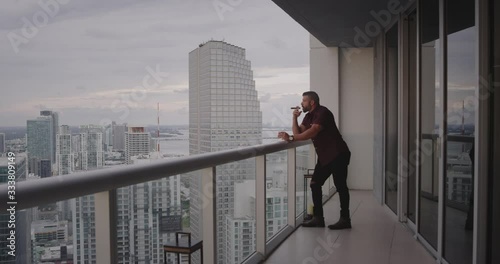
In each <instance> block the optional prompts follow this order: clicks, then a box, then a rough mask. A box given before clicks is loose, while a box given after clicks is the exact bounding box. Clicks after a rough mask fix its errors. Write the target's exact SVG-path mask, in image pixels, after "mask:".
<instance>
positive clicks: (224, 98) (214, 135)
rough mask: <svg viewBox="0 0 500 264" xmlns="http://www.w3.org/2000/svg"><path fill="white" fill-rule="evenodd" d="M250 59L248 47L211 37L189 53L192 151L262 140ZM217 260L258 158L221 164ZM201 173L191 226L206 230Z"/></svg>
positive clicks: (194, 181) (197, 232)
mask: <svg viewBox="0 0 500 264" xmlns="http://www.w3.org/2000/svg"><path fill="white" fill-rule="evenodd" d="M250 66H251V63H250V61H249V60H247V59H246V57H245V49H243V48H240V47H237V46H234V45H231V44H228V43H226V42H222V41H209V42H207V43H204V44H201V45H200V46H199V47H198V48H197V49H195V50H193V51H192V52H190V53H189V154H190V155H192V154H199V153H206V152H215V151H221V150H226V149H234V148H238V147H243V146H252V145H257V144H261V143H262V139H261V138H262V112H261V111H260V103H259V101H258V97H257V91H256V90H255V81H254V80H253V72H252V70H251V67H250ZM216 173H217V201H216V210H217V245H216V247H217V262H218V263H225V262H226V259H225V257H224V256H225V255H226V254H227V253H228V251H229V249H228V246H230V245H227V243H226V242H227V241H225V236H226V230H225V228H226V226H227V224H226V221H227V219H229V220H230V221H231V219H233V218H234V196H235V193H234V184H235V182H240V181H243V180H248V179H254V178H255V162H254V160H253V159H252V160H247V161H241V162H235V163H231V164H226V165H222V166H218V167H217V171H216ZM201 190H202V186H201V177H200V175H196V174H195V173H193V174H191V183H190V193H191V199H190V201H191V202H190V214H191V217H190V219H191V221H190V228H191V232H192V234H193V236H194V237H195V238H201V234H202V230H203V219H202V212H201V210H202V208H201V205H202V198H203V195H202V194H201Z"/></svg>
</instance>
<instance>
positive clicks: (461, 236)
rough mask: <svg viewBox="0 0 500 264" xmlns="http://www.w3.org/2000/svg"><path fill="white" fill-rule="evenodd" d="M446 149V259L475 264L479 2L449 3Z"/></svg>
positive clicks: (457, 1) (459, 1) (453, 261)
mask: <svg viewBox="0 0 500 264" xmlns="http://www.w3.org/2000/svg"><path fill="white" fill-rule="evenodd" d="M445 2H446V9H445V10H446V23H445V24H446V34H447V61H446V63H447V93H446V94H447V111H446V114H447V116H446V121H447V131H446V133H447V141H446V142H447V144H446V171H445V178H444V197H445V198H444V202H445V206H444V227H443V228H444V236H443V240H444V241H443V243H444V245H443V250H444V258H445V259H446V260H447V261H448V262H449V263H450V264H462V263H463V264H466V263H472V243H473V230H472V229H473V225H472V224H473V218H474V208H473V195H474V192H473V191H472V190H473V188H474V174H473V171H474V158H473V155H474V135H475V123H476V122H475V114H476V113H475V112H476V96H475V93H476V88H477V85H476V83H477V80H478V76H477V73H476V72H477V69H476V49H477V40H476V39H477V37H476V32H477V28H476V26H475V0H454V1H450V0H445Z"/></svg>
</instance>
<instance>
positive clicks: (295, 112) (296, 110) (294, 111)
mask: <svg viewBox="0 0 500 264" xmlns="http://www.w3.org/2000/svg"><path fill="white" fill-rule="evenodd" d="M301 113H302V111H300V110H299V109H295V110H293V117H294V118H295V119H297V118H298V117H299V116H300V114H301Z"/></svg>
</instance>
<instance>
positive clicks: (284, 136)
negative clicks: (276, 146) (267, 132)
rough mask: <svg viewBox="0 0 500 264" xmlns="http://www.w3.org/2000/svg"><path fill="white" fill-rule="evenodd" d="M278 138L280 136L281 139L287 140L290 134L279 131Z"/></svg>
mask: <svg viewBox="0 0 500 264" xmlns="http://www.w3.org/2000/svg"><path fill="white" fill-rule="evenodd" d="M278 138H281V139H282V140H285V141H289V140H288V139H289V138H290V135H288V133H287V132H284V131H282V132H279V133H278Z"/></svg>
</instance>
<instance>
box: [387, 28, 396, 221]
mask: <svg viewBox="0 0 500 264" xmlns="http://www.w3.org/2000/svg"><path fill="white" fill-rule="evenodd" d="M386 61H387V67H386V113H385V115H386V116H385V118H386V132H385V133H386V135H385V153H386V156H385V203H386V204H387V206H389V208H391V209H392V210H393V211H394V212H397V206H398V196H397V194H398V80H399V78H398V24H396V25H394V26H393V27H392V28H391V29H390V30H389V31H388V32H387V34H386Z"/></svg>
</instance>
